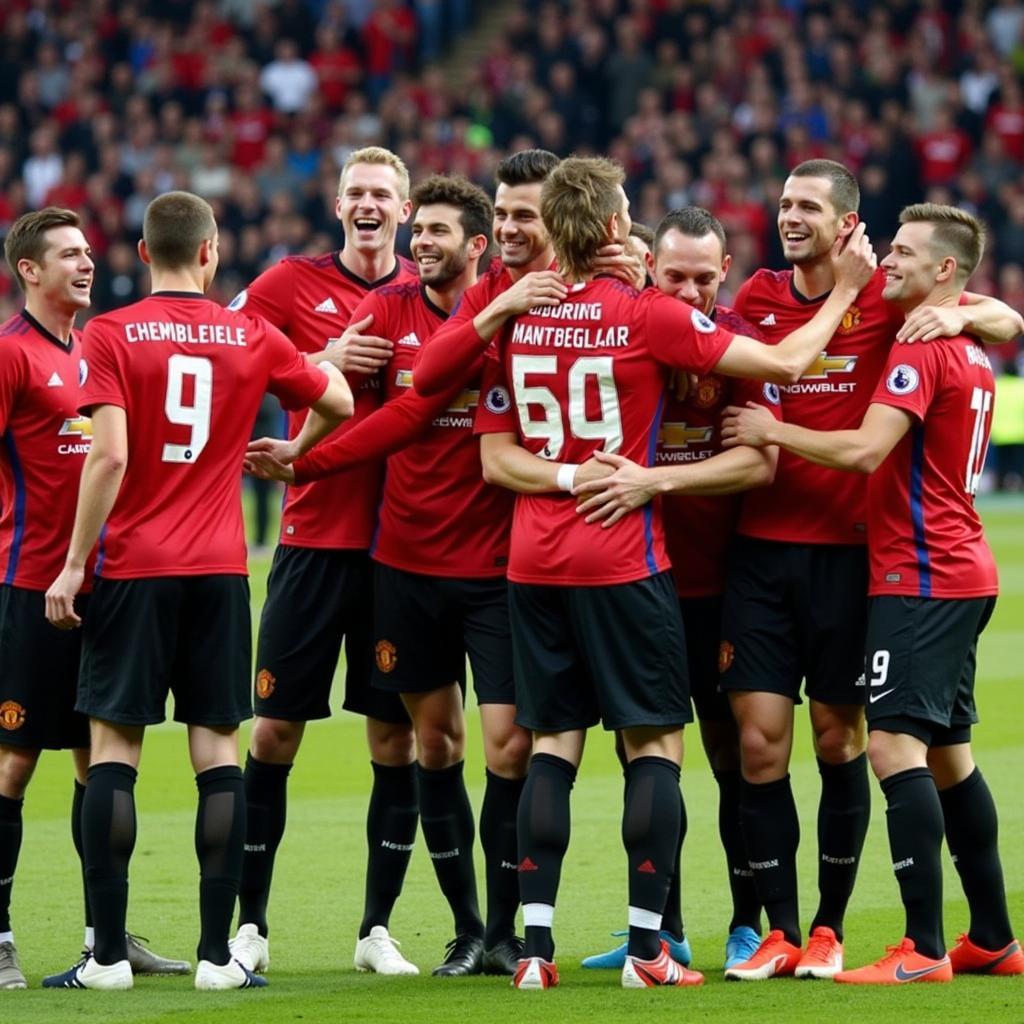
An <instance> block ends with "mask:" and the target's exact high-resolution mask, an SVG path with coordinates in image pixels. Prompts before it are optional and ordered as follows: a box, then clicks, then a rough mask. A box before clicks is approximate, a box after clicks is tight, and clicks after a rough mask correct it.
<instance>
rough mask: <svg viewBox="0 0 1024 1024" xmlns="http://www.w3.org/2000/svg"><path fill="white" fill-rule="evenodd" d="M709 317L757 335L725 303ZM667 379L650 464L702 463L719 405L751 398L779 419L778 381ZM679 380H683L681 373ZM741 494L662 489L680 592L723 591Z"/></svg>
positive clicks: (714, 450)
mask: <svg viewBox="0 0 1024 1024" xmlns="http://www.w3.org/2000/svg"><path fill="white" fill-rule="evenodd" d="M714 319H715V323H716V324H718V326H719V327H724V328H725V329H726V330H728V331H732V332H733V333H734V334H745V335H746V336H747V337H748V338H759V337H760V334H759V333H758V331H757V330H756V329H755V328H754V327H752V326H751V325H750V324H748V323H747V321H746V320H744V319H743V317H741V316H739V315H738V314H736V313H734V312H733V311H732V310H731V309H729V308H728V307H727V306H717V307H716V308H715V311H714ZM679 379H680V377H679V375H678V374H677V375H675V376H674V379H673V381H672V382H671V383H670V384H669V388H668V393H667V396H666V399H665V413H664V415H663V416H662V420H661V430H660V431H659V432H658V447H657V451H656V452H655V456H654V462H655V465H657V466H678V465H685V464H686V463H693V462H703V461H704V460H705V459H710V458H711V457H712V456H713V455H717V454H718V453H719V452H720V451H722V410H723V409H725V407H726V406H727V405H739V406H744V405H746V403H747V402H757V403H758V404H759V405H763V406H765V407H766V408H767V409H769V410H771V412H772V413H774V415H775V416H776V417H777V418H778V419H781V418H782V411H781V403H780V401H779V388H778V385H776V384H762V383H760V382H758V381H752V380H743V379H741V378H738V377H726V376H723V375H722V374H718V373H708V374H705V375H704V376H702V377H700V378H698V380H697V385H696V387H690V386H689V385H687V386H686V387H685V388H683V389H682V391H681V393H682V394H683V397H682V398H679V397H678V394H679V393H680V389H679V388H678V387H677V386H676V381H677V380H679ZM684 379H685V378H684ZM741 498H742V495H740V494H721V495H685V494H666V495H665V497H664V505H663V506H662V513H663V518H664V522H665V547H666V550H667V551H668V557H669V561H671V563H672V575H673V576H674V577H675V581H676V591H677V592H678V594H679V596H680V597H713V596H715V595H716V594H721V593H722V592H723V591H724V590H725V559H726V553H727V551H728V549H729V544H730V542H731V541H732V538H733V534H734V533H735V532H736V522H737V520H738V518H739V510H740V500H741Z"/></svg>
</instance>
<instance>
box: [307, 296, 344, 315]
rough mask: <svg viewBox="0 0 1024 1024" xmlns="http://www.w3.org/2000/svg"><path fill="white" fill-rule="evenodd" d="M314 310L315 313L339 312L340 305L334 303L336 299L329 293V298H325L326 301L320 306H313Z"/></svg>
mask: <svg viewBox="0 0 1024 1024" xmlns="http://www.w3.org/2000/svg"><path fill="white" fill-rule="evenodd" d="M313 312H314V313H337V312H338V307H337V306H336V305H335V304H334V299H332V298H331V297H330V296H329V295H328V296H327V298H326V299H324V301H323V302H321V303H320V305H319V306H314V307H313Z"/></svg>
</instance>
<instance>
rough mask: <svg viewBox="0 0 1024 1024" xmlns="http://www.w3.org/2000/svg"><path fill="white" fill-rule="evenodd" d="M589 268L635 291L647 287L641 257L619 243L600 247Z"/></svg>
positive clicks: (645, 273)
mask: <svg viewBox="0 0 1024 1024" xmlns="http://www.w3.org/2000/svg"><path fill="white" fill-rule="evenodd" d="M590 266H591V269H592V270H593V271H595V273H598V274H611V276H612V277H617V278H618V279H619V280H620V281H623V282H625V283H626V284H628V285H631V286H632V287H633V288H636V290H637V291H642V290H643V289H644V288H645V287H646V285H647V267H646V266H645V265H644V261H643V257H642V256H641V255H640V254H639V253H638V252H636V251H634V250H633V249H631V248H630V247H629V246H628V245H622V244H621V243H619V242H610V243H609V244H608V245H602V246H601V248H600V249H598V250H597V256H595V257H594V260H593V262H592V263H591V264H590Z"/></svg>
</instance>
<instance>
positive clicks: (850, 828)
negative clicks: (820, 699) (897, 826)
mask: <svg viewBox="0 0 1024 1024" xmlns="http://www.w3.org/2000/svg"><path fill="white" fill-rule="evenodd" d="M818 772H819V773H820V774H821V799H820V801H819V803H818V894H819V902H818V912H817V913H816V914H815V915H814V920H813V921H812V922H811V928H817V927H818V926H819V925H824V926H826V927H828V928H831V929H832V930H833V931H834V932H835V933H836V938H837V939H839V941H840V942H842V939H843V917H844V916H845V914H846V905H847V904H848V903H849V902H850V895H851V893H852V892H853V883H854V881H855V880H856V878H857V867H858V866H859V864H860V854H861V850H863V849H864V837H865V836H866V835H867V834H868V822H869V821H870V820H871V784H870V782H869V781H868V757H867V754H861V755H860V756H859V757H855V758H854V759H853V760H852V761H847V762H846V763H845V764H826V763H825V762H824V761H822V760H821V759H820V758H819V760H818Z"/></svg>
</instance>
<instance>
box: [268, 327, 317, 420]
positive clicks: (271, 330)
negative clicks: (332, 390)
mask: <svg viewBox="0 0 1024 1024" xmlns="http://www.w3.org/2000/svg"><path fill="white" fill-rule="evenodd" d="M265 330H266V334H265V336H264V344H265V345H267V347H268V349H269V352H268V356H269V366H270V373H269V378H268V381H267V390H268V391H269V392H270V393H271V394H272V395H275V396H276V397H277V398H278V400H279V401H280V402H281V406H282V408H284V409H287V410H288V411H289V412H294V411H296V410H298V409H306V408H308V407H309V406H311V405H312V404H313V403H314V402H316V401H317V400H318V399H320V398H321V397H322V396H323V393H324V392H325V391H326V390H327V383H328V380H327V374H325V373H324V372H323V370H320V369H318V368H317V367H316V366H314V365H313V364H312V363H310V362H309V360H308V359H306V357H305V356H304V355H302V353H301V352H299V351H298V350H297V349H296V348H295V346H294V345H292V343H291V342H290V341H289V340H288V339H287V338H286V337H285V336H284V335H283V334H282V333H281V332H280V331H279V330H278V329H277V328H276V327H274V326H273V325H271V324H267V325H266V328H265Z"/></svg>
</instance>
